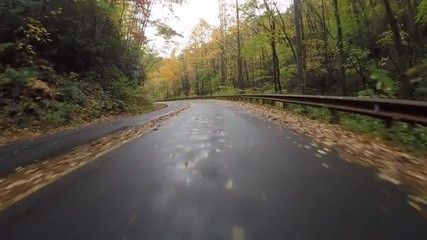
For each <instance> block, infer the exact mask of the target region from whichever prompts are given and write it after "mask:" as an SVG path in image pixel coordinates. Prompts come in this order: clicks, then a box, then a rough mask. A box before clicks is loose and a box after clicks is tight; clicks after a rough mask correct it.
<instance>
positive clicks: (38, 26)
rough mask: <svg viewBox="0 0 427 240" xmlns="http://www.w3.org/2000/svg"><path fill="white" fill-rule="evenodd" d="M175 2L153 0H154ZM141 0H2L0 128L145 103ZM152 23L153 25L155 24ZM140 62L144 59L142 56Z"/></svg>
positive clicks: (146, 17)
mask: <svg viewBox="0 0 427 240" xmlns="http://www.w3.org/2000/svg"><path fill="white" fill-rule="evenodd" d="M179 2H180V0H169V1H156V3H158V4H164V5H165V6H166V5H168V4H174V3H179ZM153 4H155V2H153V1H147V0H132V1H129V0H72V1H70V0H55V1H52V0H2V1H1V2H0V108H1V109H2V111H1V113H0V126H1V130H2V131H6V130H11V129H13V128H17V129H19V128H21V129H24V128H33V129H34V128H37V127H39V128H42V129H43V127H44V126H49V128H53V127H55V126H62V125H66V124H71V123H81V122H90V121H92V120H94V119H99V118H103V117H109V116H115V115H119V114H123V113H138V112H141V111H144V110H146V109H149V108H151V103H150V101H149V100H148V99H147V98H146V97H145V94H144V93H143V91H142V86H143V83H144V80H145V79H146V74H145V67H146V64H145V62H146V61H145V59H151V58H153V56H154V55H155V54H156V53H154V52H152V51H150V49H147V46H146V45H147V44H146V43H147V39H146V36H145V31H146V28H147V26H148V25H149V24H151V26H154V27H156V26H157V27H158V28H159V29H160V30H162V29H163V32H166V31H167V30H168V28H167V26H165V25H162V24H161V23H155V22H154V23H151V22H150V21H151V20H150V11H151V8H152V6H153ZM156 24H157V25H156ZM147 62H148V61H147Z"/></svg>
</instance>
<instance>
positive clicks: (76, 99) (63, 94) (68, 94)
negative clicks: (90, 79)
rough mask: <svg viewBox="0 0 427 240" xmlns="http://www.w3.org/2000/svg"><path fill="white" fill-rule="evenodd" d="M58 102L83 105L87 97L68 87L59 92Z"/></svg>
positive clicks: (78, 90)
mask: <svg viewBox="0 0 427 240" xmlns="http://www.w3.org/2000/svg"><path fill="white" fill-rule="evenodd" d="M60 100H61V101H63V102H69V103H74V104H79V105H83V104H84V103H85V102H86V100H87V97H86V95H85V94H84V93H83V91H81V90H80V89H79V88H78V87H76V86H73V85H69V86H66V87H64V88H62V89H61V90H60Z"/></svg>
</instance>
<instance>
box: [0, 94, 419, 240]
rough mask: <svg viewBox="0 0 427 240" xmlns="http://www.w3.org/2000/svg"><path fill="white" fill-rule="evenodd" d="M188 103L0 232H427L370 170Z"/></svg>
mask: <svg viewBox="0 0 427 240" xmlns="http://www.w3.org/2000/svg"><path fill="white" fill-rule="evenodd" d="M195 103H196V107H195V108H194V109H192V110H191V111H189V112H186V113H185V114H183V115H181V116H179V117H177V118H176V119H174V120H173V121H171V122H169V123H167V124H166V125H164V126H162V127H161V128H160V129H159V130H158V131H155V132H150V133H148V134H146V135H145V136H143V137H141V138H139V139H137V140H134V141H132V142H130V143H128V144H126V145H123V146H121V147H119V148H117V149H116V150H114V151H112V152H110V153H108V154H106V155H104V156H102V157H100V158H99V159H97V160H96V161H94V162H92V163H90V164H88V165H87V166H85V167H83V168H81V169H78V170H76V171H75V172H73V173H71V174H69V175H67V176H65V177H63V178H62V179H60V180H59V181H57V182H55V183H53V184H50V185H49V186H47V187H45V188H44V189H42V190H40V191H39V192H36V193H35V194H33V195H32V196H30V197H28V198H26V199H24V200H22V201H21V202H18V203H17V204H15V205H13V206H11V207H9V208H8V209H6V210H4V211H2V212H0V239H7V240H13V239H20V240H21V239H31V240H36V239H40V240H49V239H103V240H104V239H118V240H133V239H142V240H144V239H146V240H169V239H170V240H175V239H177V240H178V239H179V240H201V239H203V240H210V239H212V240H220V239H226V240H275V239H277V240H284V239H286V240H288V239H289V240H299V239H302V240H305V239H307V240H311V239H313V240H323V239H325V240H335V239H336V240H343V239H346V240H349V239H354V240H361V239H364V240H366V239H375V240H380V239H387V240H390V239H411V240H412V239H414V240H415V239H427V221H425V220H424V219H422V217H420V216H419V215H418V214H417V212H416V210H414V209H413V208H411V207H410V206H409V205H408V204H407V203H406V195H405V193H404V192H402V191H401V190H399V189H397V188H396V187H394V186H393V185H392V184H389V183H385V182H380V181H378V180H377V179H376V177H375V172H374V170H370V169H365V168H362V167H359V166H355V165H352V164H350V163H348V162H346V161H344V160H342V159H340V158H339V157H338V156H337V155H336V154H335V153H328V154H327V155H324V157H323V158H322V159H319V158H317V157H315V154H316V152H317V149H316V148H314V147H312V148H311V149H305V148H304V147H301V146H304V145H307V146H309V145H310V143H311V140H310V139H308V138H307V137H304V136H300V135H295V134H294V133H293V132H291V131H287V130H281V129H280V128H279V127H278V126H277V125H275V124H274V123H271V122H268V121H264V120H261V119H259V118H257V117H253V116H250V115H249V114H248V113H246V112H244V111H241V110H238V109H235V108H233V107H229V106H222V105H219V104H216V103H212V102H195Z"/></svg>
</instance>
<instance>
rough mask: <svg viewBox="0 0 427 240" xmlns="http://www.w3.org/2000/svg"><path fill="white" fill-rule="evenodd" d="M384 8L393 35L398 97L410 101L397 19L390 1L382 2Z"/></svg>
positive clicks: (410, 90) (403, 52)
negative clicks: (398, 84) (397, 75)
mask: <svg viewBox="0 0 427 240" xmlns="http://www.w3.org/2000/svg"><path fill="white" fill-rule="evenodd" d="M383 3H384V8H385V10H386V16H387V19H388V21H389V25H390V29H391V32H392V33H393V42H394V47H395V49H396V55H397V56H396V58H397V64H398V72H399V74H400V77H399V80H400V95H401V97H402V98H404V99H411V98H412V89H411V84H410V82H409V79H408V78H407V76H405V71H406V69H407V68H408V65H407V61H406V59H405V58H406V53H405V51H404V50H403V46H402V42H401V40H400V32H399V25H398V24H397V19H396V17H395V16H394V14H393V11H392V10H391V6H390V1H389V0H383Z"/></svg>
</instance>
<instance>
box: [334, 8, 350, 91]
mask: <svg viewBox="0 0 427 240" xmlns="http://www.w3.org/2000/svg"><path fill="white" fill-rule="evenodd" d="M333 1H334V10H335V20H336V22H337V46H338V64H339V67H338V77H339V81H340V82H341V87H342V95H344V96H345V95H347V81H346V76H345V51H344V35H343V32H342V25H341V16H340V9H339V5H338V0H333Z"/></svg>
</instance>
